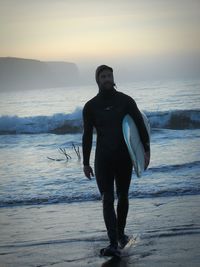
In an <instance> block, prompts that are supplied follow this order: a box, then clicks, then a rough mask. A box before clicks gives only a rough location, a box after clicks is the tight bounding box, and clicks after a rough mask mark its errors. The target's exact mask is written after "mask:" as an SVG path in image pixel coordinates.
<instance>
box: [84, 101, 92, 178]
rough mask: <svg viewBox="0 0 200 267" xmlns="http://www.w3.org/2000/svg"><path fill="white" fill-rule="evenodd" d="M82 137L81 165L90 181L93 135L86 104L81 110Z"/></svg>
mask: <svg viewBox="0 0 200 267" xmlns="http://www.w3.org/2000/svg"><path fill="white" fill-rule="evenodd" d="M83 129H84V132H83V137H82V148H83V165H84V173H85V175H86V177H87V178H89V179H91V175H92V176H94V174H93V170H92V168H91V167H90V153H91V149H92V137H93V136H92V135H93V121H92V115H91V111H90V110H89V107H88V104H86V105H85V106H84V108H83Z"/></svg>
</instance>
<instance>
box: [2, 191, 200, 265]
mask: <svg viewBox="0 0 200 267" xmlns="http://www.w3.org/2000/svg"><path fill="white" fill-rule="evenodd" d="M127 234H131V235H132V234H133V235H134V236H137V238H136V242H135V244H134V245H133V246H131V247H130V248H129V249H127V250H126V251H124V252H123V257H122V258H121V260H117V259H114V258H108V257H99V250H100V248H102V247H104V246H106V245H107V243H108V241H107V235H106V231H105V227H104V223H103V219H102V207H101V202H100V201H96V202H82V203H71V204H51V205H41V206H38V205H37V206H21V207H17V206H16V207H10V208H7V207H6V208H1V209H0V237H1V241H0V266H1V267H7V266H9V267H11V266H12V267H16V266H20V267H29V266H34V267H36V266H37V267H39V266H40V267H43V266H44V267H46V266H53V267H64V266H65V267H66V266H67V267H68V266H69V267H73V266H76V267H79V266H80V267H84V266H91V267H92V266H93V267H96V266H97V267H98V266H102V267H103V266H115V267H118V266H120V267H129V266H135V267H137V266H138V267H139V266H140V267H142V266H144V267H146V266H148V267H151V266H152V267H157V266H167V267H168V266H169V267H170V266H185V267H188V266H192V267H197V266H200V196H199V195H193V196H179V197H162V198H160V197H158V198H146V199H131V200H130V209H129V217H128V221H127Z"/></svg>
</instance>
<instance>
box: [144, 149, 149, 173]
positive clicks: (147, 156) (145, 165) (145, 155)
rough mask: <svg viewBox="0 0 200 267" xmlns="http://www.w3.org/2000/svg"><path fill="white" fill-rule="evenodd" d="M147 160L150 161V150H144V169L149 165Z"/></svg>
mask: <svg viewBox="0 0 200 267" xmlns="http://www.w3.org/2000/svg"><path fill="white" fill-rule="evenodd" d="M149 162H150V151H148V152H145V154H144V169H145V170H146V169H147V167H148V166H149Z"/></svg>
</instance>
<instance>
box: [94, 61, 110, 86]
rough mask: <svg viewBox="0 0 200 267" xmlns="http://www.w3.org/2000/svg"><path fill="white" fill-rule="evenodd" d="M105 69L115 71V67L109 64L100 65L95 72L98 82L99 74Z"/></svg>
mask: <svg viewBox="0 0 200 267" xmlns="http://www.w3.org/2000/svg"><path fill="white" fill-rule="evenodd" d="M105 69H108V70H110V71H112V72H113V69H112V68H111V67H109V66H107V65H100V66H98V67H97V69H96V73H95V79H96V82H97V84H98V83H99V74H100V73H101V72H102V71H103V70H105Z"/></svg>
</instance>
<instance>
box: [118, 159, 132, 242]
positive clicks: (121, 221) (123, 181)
mask: <svg viewBox="0 0 200 267" xmlns="http://www.w3.org/2000/svg"><path fill="white" fill-rule="evenodd" d="M124 159H125V158H124ZM118 166H119V167H118ZM131 175H132V163H131V161H130V160H129V158H128V159H126V160H123V161H121V164H120V165H117V168H116V189H117V197H118V203H117V232H118V238H119V239H120V238H122V237H123V236H124V234H125V233H124V230H125V226H126V219H127V215H128V208H129V199H128V191H129V187H130V182H131Z"/></svg>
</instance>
